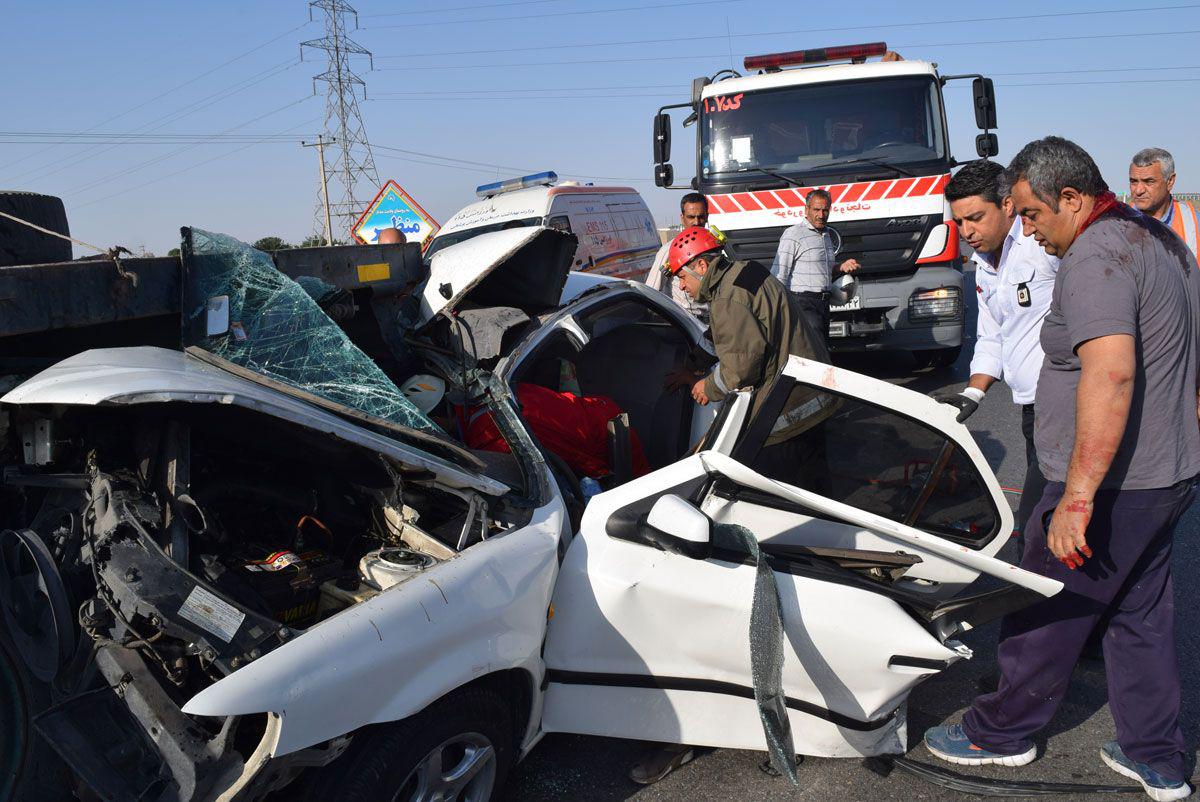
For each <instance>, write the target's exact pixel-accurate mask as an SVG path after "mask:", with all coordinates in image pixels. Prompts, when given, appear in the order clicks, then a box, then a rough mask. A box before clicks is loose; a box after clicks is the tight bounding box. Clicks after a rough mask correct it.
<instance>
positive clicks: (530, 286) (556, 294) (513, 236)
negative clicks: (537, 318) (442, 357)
mask: <svg viewBox="0 0 1200 802" xmlns="http://www.w3.org/2000/svg"><path fill="white" fill-rule="evenodd" d="M577 242H578V241H577V240H576V239H575V237H574V235H572V234H564V233H563V232H561V231H557V230H555V229H551V228H541V227H537V228H516V229H510V230H508V231H494V232H492V233H490V234H480V235H479V236H478V237H472V238H471V239H469V240H466V241H465V242H460V243H459V244H457V245H451V246H450V247H448V248H446V249H445V250H441V251H438V252H437V253H435V254H434V255H433V258H432V259H431V260H430V265H429V279H428V281H427V282H426V284H425V287H424V289H423V290H422V293H421V317H420V324H421V325H422V326H424V325H427V324H428V323H429V322H430V321H432V320H433V319H434V318H435V317H437V315H438V314H441V313H449V312H452V311H454V310H455V309H458V308H461V307H462V306H463V304H464V303H469V304H471V305H472V306H478V307H488V306H507V307H514V308H516V309H520V310H522V311H524V312H527V313H530V314H537V313H540V312H544V311H546V310H549V309H554V308H555V307H557V306H558V303H559V298H560V296H561V294H562V289H563V284H564V283H565V282H566V280H567V274H568V273H569V272H570V270H571V260H572V259H573V258H574V257H575V247H576V245H577Z"/></svg>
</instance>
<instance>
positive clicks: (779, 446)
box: [735, 380, 999, 546]
mask: <svg viewBox="0 0 1200 802" xmlns="http://www.w3.org/2000/svg"><path fill="white" fill-rule="evenodd" d="M784 399H786V400H784ZM772 401H774V403H772ZM763 415H766V416H768V417H769V423H770V425H767V424H768V420H766V419H764V420H758V418H756V419H755V420H754V421H752V422H751V424H750V426H749V427H748V428H747V429H746V432H745V433H744V434H743V437H742V441H741V442H739V443H738V446H737V450H736V453H735V457H736V458H737V459H738V460H739V461H741V462H744V463H745V464H746V465H748V466H749V467H751V468H753V469H754V470H755V471H757V472H758V473H761V474H763V475H764V476H767V477H770V478H772V479H777V480H779V481H781V482H785V483H787V484H790V485H794V486H796V487H800V488H803V489H805V490H810V491H812V492H814V493H820V494H821V495H823V496H826V497H828V498H831V499H833V500H835V501H840V502H842V503H844V504H850V505H852V506H854V507H858V508H859V509H862V510H866V511H868V512H872V513H875V514H876V515H880V516H882V517H884V518H888V519H890V520H893V521H897V522H900V523H904V524H908V525H909V526H913V527H915V528H917V529H921V530H924V531H927V532H931V533H934V534H938V535H941V536H943V537H946V538H947V539H950V540H954V541H957V542H960V543H964V544H969V545H974V546H981V545H983V544H984V543H986V542H989V541H990V540H991V539H992V537H994V535H995V533H996V528H997V526H998V525H999V521H998V518H997V514H996V509H995V506H994V505H993V501H992V496H991V493H989V492H988V489H987V486H986V484H985V483H984V481H983V477H982V476H980V474H979V472H978V471H977V470H976V468H975V465H974V463H973V462H972V460H971V458H970V457H969V456H968V455H967V454H966V453H964V452H963V450H962V449H960V448H958V446H957V445H956V444H955V443H954V441H953V440H951V439H949V438H948V437H947V436H946V435H944V434H942V433H941V432H939V431H938V430H936V429H934V428H932V427H930V426H927V425H926V424H924V423H921V422H919V421H916V420H913V419H912V418H909V417H906V416H904V415H901V414H900V413H898V412H895V411H893V410H891V409H888V408H886V407H882V406H879V405H876V404H872V403H870V402H868V401H865V400H862V399H858V398H851V397H848V396H842V395H837V394H835V393H830V392H827V391H825V390H822V389H820V388H816V387H811V386H809V385H804V384H799V383H797V382H794V381H791V380H787V381H785V382H784V381H781V382H780V383H779V384H778V385H777V386H776V387H775V388H773V389H772V390H771V396H770V397H769V398H768V399H767V401H766V402H765V403H764V404H763V407H762V410H761V411H760V413H759V417H762V416H763ZM753 441H757V443H758V444H761V447H760V446H758V445H756V443H755V442H753Z"/></svg>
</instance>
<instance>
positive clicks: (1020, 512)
mask: <svg viewBox="0 0 1200 802" xmlns="http://www.w3.org/2000/svg"><path fill="white" fill-rule="evenodd" d="M1021 434H1023V435H1024V436H1025V482H1024V484H1022V485H1021V503H1020V504H1019V505H1018V506H1017V520H1016V527H1017V562H1018V563H1019V562H1020V561H1021V557H1022V555H1024V554H1025V527H1026V525H1027V524H1028V522H1029V516H1030V515H1031V514H1032V513H1033V508H1034V507H1036V506H1037V503H1038V502H1039V501H1041V500H1042V493H1043V492H1044V491H1045V489H1046V477H1044V476H1042V469H1041V468H1040V467H1038V459H1037V448H1036V447H1035V446H1034V444H1033V404H1025V405H1024V406H1022V407H1021Z"/></svg>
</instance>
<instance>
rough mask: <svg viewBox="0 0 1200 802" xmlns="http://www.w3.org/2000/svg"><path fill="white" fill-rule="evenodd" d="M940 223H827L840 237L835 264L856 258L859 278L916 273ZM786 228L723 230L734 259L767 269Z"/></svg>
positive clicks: (931, 218) (917, 219)
mask: <svg viewBox="0 0 1200 802" xmlns="http://www.w3.org/2000/svg"><path fill="white" fill-rule="evenodd" d="M941 222H942V216H941V215H936V214H929V215H912V216H909V217H891V218H879V219H877V220H844V221H842V222H838V223H833V224H831V226H830V227H831V228H834V229H837V232H838V233H839V234H841V235H842V250H841V251H840V252H839V253H838V261H843V260H845V259H857V260H858V262H859V264H860V265H862V267H861V269H860V271H859V275H860V276H862V275H871V276H880V277H882V276H898V275H905V274H908V273H912V272H913V271H914V270H916V261H917V254H918V253H920V252H921V246H922V245H923V244H924V243H925V239H926V237H928V236H929V232H930V231H932V230H933V228H934V227H935V226H937V225H938V224H940V223H941ZM787 228H788V226H771V227H769V228H747V229H741V230H737V231H726V232H725V235H726V236H727V237H728V238H729V244H730V245H731V246H732V249H733V252H734V255H735V257H736V258H738V259H754V260H755V261H758V262H762V263H763V264H765V265H767V266H770V264H771V262H773V261H774V260H775V251H776V250H777V249H778V248H779V238H780V236H782V235H783V232H784V231H786V230H787Z"/></svg>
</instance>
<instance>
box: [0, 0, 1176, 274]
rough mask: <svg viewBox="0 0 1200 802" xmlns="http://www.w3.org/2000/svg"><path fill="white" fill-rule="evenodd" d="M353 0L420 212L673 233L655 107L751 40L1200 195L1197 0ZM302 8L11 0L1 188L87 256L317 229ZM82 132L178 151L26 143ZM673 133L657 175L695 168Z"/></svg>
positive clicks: (1117, 176) (381, 115)
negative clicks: (913, 79)
mask: <svg viewBox="0 0 1200 802" xmlns="http://www.w3.org/2000/svg"><path fill="white" fill-rule="evenodd" d="M353 4H354V5H355V7H356V8H357V9H358V12H359V24H360V30H359V31H357V32H356V33H354V38H355V40H356V41H358V43H359V44H361V45H362V46H363V47H366V48H367V49H369V50H371V51H372V52H373V53H374V56H375V70H374V71H369V66H368V64H367V62H366V60H365V59H362V60H360V61H359V62H357V66H358V68H359V71H360V73H361V74H362V75H363V77H364V78H365V80H366V82H367V98H368V99H367V100H366V101H365V102H364V103H363V104H362V113H363V118H364V123H365V125H366V130H367V132H368V135H369V137H370V139H371V141H372V142H373V143H374V144H378V145H383V146H388V147H392V148H402V149H406V150H409V151H417V152H421V153H428V154H436V155H438V156H443V157H450V158H452V159H456V160H460V161H455V162H450V161H437V160H433V159H429V158H426V157H422V156H414V155H411V154H409V155H405V154H402V153H397V152H396V151H384V150H382V149H378V150H376V151H375V158H376V163H377V165H378V168H379V173H380V178H381V179H382V180H387V179H388V178H393V179H395V180H396V181H397V182H399V183H400V184H401V185H402V186H403V187H404V188H405V189H407V190H408V191H409V192H410V193H411V194H412V195H413V196H414V197H416V198H417V200H418V201H419V202H421V203H422V204H423V205H424V206H425V208H426V209H427V210H428V211H429V212H431V213H432V214H433V215H434V217H436V218H438V219H440V220H444V219H445V218H447V217H448V216H449V215H450V214H452V213H453V212H454V211H455V210H456V209H458V208H459V207H461V206H462V205H464V204H466V203H468V202H470V201H471V200H472V199H473V198H474V188H475V186H476V185H478V184H480V183H485V182H488V181H492V180H495V179H496V178H504V177H508V176H511V175H513V174H519V171H514V170H511V169H507V168H509V167H518V168H522V169H524V168H528V169H529V170H530V171H540V170H545V169H552V170H557V171H558V173H559V174H560V175H562V176H564V177H574V176H580V177H584V178H583V180H596V182H597V183H624V184H628V185H631V186H634V187H636V188H637V189H638V190H639V191H641V192H642V193H643V195H644V197H645V198H646V200H647V202H648V203H649V204H650V208H651V209H652V210H653V211H654V213H655V216H656V217H657V218H658V219H659V220H660V222H663V223H666V222H670V221H671V220H672V219H673V218H674V217H675V215H676V211H675V210H676V208H677V207H676V203H677V202H678V194H677V193H674V192H669V191H666V190H660V189H657V188H655V187H654V185H653V182H652V181H650V180H648V178H649V176H650V175H651V163H650V124H651V117H652V115H653V114H654V112H655V111H656V110H657V108H658V106H659V105H662V104H664V103H671V102H678V101H681V100H684V99H686V96H687V93H688V87H689V85H690V80H691V78H692V77H694V76H697V75H701V74H711V73H713V72H715V71H716V70H718V69H721V68H723V67H728V66H730V62H731V54H732V57H733V61H734V62H735V64H736V66H739V67H740V62H741V58H742V57H743V56H744V55H747V54H754V53H764V52H773V51H779V50H792V49H801V48H808V47H820V46H825V45H836V44H851V43H856V42H868V41H877V40H885V41H887V42H888V44H889V45H890V46H892V47H893V48H894V49H896V50H899V51H900V52H901V53H902V54H903V55H904V56H906V57H909V58H919V59H924V60H928V61H935V62H937V63H938V64H939V67H940V69H941V71H942V72H943V73H964V72H982V73H984V74H987V75H990V76H992V77H993V78H994V79H995V82H996V85H997V96H998V110H999V122H1000V127H999V130H998V132H997V133H998V134H999V136H1000V148H1001V152H1000V157H999V158H1000V159H1001V160H1007V159H1009V158H1011V156H1012V155H1013V154H1014V153H1015V152H1016V151H1017V149H1019V148H1020V146H1021V145H1023V144H1024V143H1025V142H1027V141H1029V140H1030V139H1034V138H1037V137H1039V136H1043V135H1045V134H1050V133H1056V134H1061V135H1063V136H1067V137H1069V138H1071V139H1074V140H1076V141H1077V142H1079V143H1080V144H1081V145H1083V146H1084V147H1086V148H1087V149H1088V150H1089V151H1090V152H1091V153H1092V155H1093V156H1094V157H1095V158H1096V160H1097V162H1098V163H1099V164H1100V167H1101V169H1102V170H1103V172H1104V175H1105V178H1106V179H1107V180H1108V182H1109V183H1110V184H1111V185H1112V186H1113V188H1114V189H1117V190H1120V189H1121V188H1123V187H1124V185H1125V169H1126V166H1127V164H1128V159H1129V156H1130V155H1131V154H1132V153H1133V152H1134V151H1135V150H1137V149H1139V148H1141V147H1145V146H1148V145H1157V146H1161V147H1166V148H1167V149H1169V150H1171V151H1172V152H1173V153H1174V155H1175V158H1176V162H1177V165H1178V171H1179V176H1180V178H1179V185H1178V188H1179V189H1181V190H1185V191H1186V190H1193V191H1200V144H1198V143H1197V135H1196V132H1197V131H1198V130H1200V125H1198V122H1200V121H1198V119H1197V117H1198V114H1200V112H1198V111H1197V103H1196V102H1195V92H1196V89H1197V87H1198V86H1200V56H1197V55H1194V54H1195V52H1196V50H1197V43H1198V41H1200V3H1194V4H1187V3H1179V2H1172V1H1171V0H1166V1H1165V2H1163V3H1162V4H1161V5H1157V4H1152V3H1147V4H1140V6H1139V7H1138V8H1136V9H1133V10H1130V9H1131V7H1130V6H1129V5H1121V4H1119V3H1117V2H1114V0H1099V2H1098V3H1097V4H1092V3H1087V4H1085V3H1082V2H1075V1H1074V0H1072V1H1070V2H1068V1H1067V0H1060V2H1054V0H1048V2H1044V3H1035V2H1008V3H1003V4H1001V3H986V4H985V3H958V4H951V3H927V4H916V5H913V4H903V6H902V5H901V4H898V3H886V2H875V1H874V0H866V1H863V0H860V1H859V2H856V3H853V4H837V3H828V4H826V5H825V7H824V9H822V10H820V11H816V10H814V9H818V8H820V6H819V4H816V3H804V4H801V3H796V2H794V0H790V1H787V0H740V2H727V0H721V1H720V2H703V1H702V0H695V1H694V2H690V3H683V2H680V0H644V2H637V0H539V1H538V2H528V1H526V2H518V0H444V1H443V2H442V3H441V5H440V6H435V4H434V3H432V2H425V3H422V2H412V3H407V2H393V3H387V2H382V1H381V0H359V1H358V2H354V3H353ZM487 6H491V7H487ZM435 7H437V8H439V9H441V10H438V11H432V10H431V9H433V8H435ZM466 7H471V8H466ZM449 9H461V10H449ZM1081 12H1105V13H1086V14H1084V13H1081ZM1108 12H1119V13H1108ZM1067 14H1070V15H1071V16H1053V15H1067ZM1047 15H1051V16H1047ZM1014 17H1023V19H1012V18H1014ZM985 18H986V19H985ZM996 18H1004V19H996ZM307 20H308V9H307V5H306V3H305V2H304V0H288V2H282V0H269V2H258V1H257V0H256V1H255V2H229V1H227V0H207V2H205V3H200V4H196V3H192V4H182V3H171V2H167V3H163V2H158V3H151V2H142V3H131V2H111V3H94V2H91V3H82V2H71V1H69V0H68V1H67V2H60V3H58V4H56V5H55V7H54V14H53V18H52V19H51V18H50V17H49V16H48V15H47V10H46V6H45V4H42V3H32V2H23V0H7V1H6V3H5V10H4V26H3V28H0V52H3V53H4V63H5V65H6V66H7V67H8V69H7V70H6V74H7V75H9V76H10V77H9V80H6V81H5V82H4V88H3V90H2V93H3V94H2V95H0V99H2V106H0V107H2V108H3V109H4V112H5V113H4V115H3V123H0V131H2V132H5V133H6V134H12V133H15V132H33V133H35V134H37V136H35V137H16V136H11V135H10V136H0V188H5V189H25V190H32V191H38V192H45V193H50V194H54V195H59V196H61V197H62V198H63V199H64V201H65V202H66V205H67V213H68V216H69V219H70V223H71V229H72V232H73V233H74V234H75V235H76V236H78V237H80V238H81V239H84V240H87V241H89V242H94V243H97V244H100V245H105V246H107V245H111V244H123V245H126V246H129V247H138V246H144V247H146V248H148V249H149V250H151V251H156V252H158V253H160V254H161V253H165V252H166V250H167V249H168V248H170V247H172V246H174V245H175V244H177V240H178V229H179V227H180V226H181V225H196V226H200V227H203V228H207V229H210V230H216V231H222V232H226V233H229V234H232V235H234V236H237V237H240V238H243V239H247V240H253V239H257V238H258V237H260V236H265V235H268V234H277V235H279V236H283V237H284V238H285V239H289V240H292V241H298V240H299V239H302V238H303V237H304V236H305V235H307V234H309V233H311V232H312V231H313V224H314V222H313V221H314V216H313V210H314V204H315V202H316V198H317V166H316V154H315V153H314V152H313V151H312V150H311V149H304V148H301V147H300V144H299V141H300V139H312V138H313V136H314V135H315V134H316V133H318V132H319V131H320V130H321V127H322V123H323V118H324V103H325V101H324V98H323V96H321V95H317V96H311V93H312V91H313V82H312V76H313V75H315V74H317V73H319V72H321V71H322V70H323V69H324V64H323V62H322V58H321V54H320V53H318V52H315V51H309V52H307V53H306V54H305V60H304V62H300V61H299V42H301V41H302V40H305V39H315V38H318V37H320V36H321V35H322V34H323V29H322V25H321V22H320V12H317V21H315V22H312V23H308V24H306V23H307ZM834 29H838V30H834ZM767 32H772V33H767ZM692 37H706V38H698V39H693V38H692ZM1080 37H1090V38H1080ZM272 40H273V41H272ZM634 41H636V42H638V43H637V44H615V45H614V44H609V43H614V42H617V43H621V42H634ZM248 51H253V52H248ZM463 51H477V52H463ZM243 54H245V55H243ZM239 56H240V57H239ZM513 65H515V66H513ZM14 78H15V79H14ZM1038 84H1041V85H1038ZM318 90H319V91H323V85H322V86H319V87H318ZM946 97H947V105H948V116H949V118H950V128H951V144H952V151H953V153H954V155H955V156H957V157H958V158H959V159H964V160H965V159H967V158H971V157H973V155H974V137H975V134H976V133H977V132H976V130H975V128H974V120H973V115H972V111H971V106H970V90H969V88H965V85H964V88H962V89H957V88H947V90H946ZM256 118H261V119H256ZM231 129H232V130H233V131H234V133H236V134H239V135H247V134H255V135H258V134H261V135H271V141H269V142H266V143H260V144H252V143H251V142H250V140H242V139H231V138H229V137H228V136H226V137H224V138H221V139H219V140H218V141H216V142H209V143H203V144H196V139H195V137H196V135H201V134H213V133H217V132H223V131H229V130H231ZM85 131H87V132H90V134H91V135H93V136H96V137H101V135H104V134H112V135H116V134H128V133H139V134H142V135H146V134H155V135H169V136H170V137H179V140H178V141H167V140H165V139H162V140H157V141H167V142H168V143H167V144H145V143H137V144H132V145H131V144H111V143H113V142H120V141H122V140H114V139H105V140H103V141H104V142H106V144H103V145H94V144H89V145H79V144H62V145H49V144H44V143H45V142H47V141H50V140H48V139H47V137H46V136H45V134H46V133H47V132H55V133H61V132H85ZM676 135H677V146H676V151H677V153H676V170H677V175H679V176H681V177H683V178H686V177H690V175H691V174H692V168H691V165H689V164H686V163H685V161H686V160H685V159H683V158H681V155H682V153H683V149H682V148H680V147H679V146H678V143H679V142H680V140H682V137H681V136H680V132H679V131H676ZM14 140H19V141H21V142H30V141H34V140H37V141H40V142H42V144H13V142H14ZM125 141H128V140H125ZM464 161H468V162H479V163H483V164H487V165H499V167H486V166H476V165H471V164H464V163H463V162H464ZM591 176H595V177H606V178H608V177H611V178H613V179H617V180H618V181H616V182H614V181H609V180H601V179H600V178H595V179H590V178H587V177H591ZM634 179H636V180H634Z"/></svg>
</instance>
